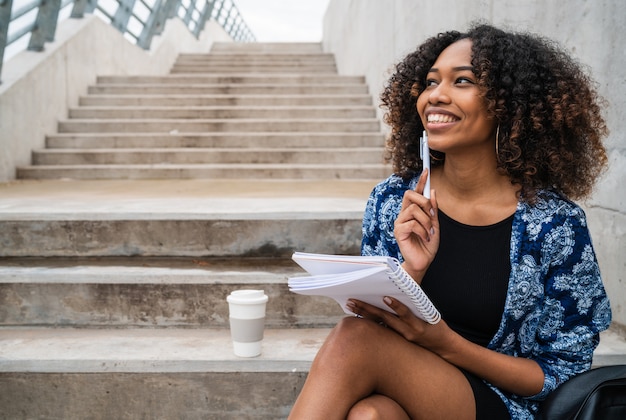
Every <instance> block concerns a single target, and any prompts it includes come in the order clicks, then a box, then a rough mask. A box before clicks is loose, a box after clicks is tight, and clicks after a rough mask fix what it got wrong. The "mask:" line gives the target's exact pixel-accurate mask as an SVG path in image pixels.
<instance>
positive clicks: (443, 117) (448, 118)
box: [428, 114, 456, 123]
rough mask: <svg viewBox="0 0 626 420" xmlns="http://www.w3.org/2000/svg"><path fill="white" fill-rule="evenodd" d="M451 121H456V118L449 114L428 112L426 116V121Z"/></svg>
mask: <svg viewBox="0 0 626 420" xmlns="http://www.w3.org/2000/svg"><path fill="white" fill-rule="evenodd" d="M452 121H456V118H455V117H453V116H451V115H444V114H430V115H429V116H428V122H433V123H448V122H452Z"/></svg>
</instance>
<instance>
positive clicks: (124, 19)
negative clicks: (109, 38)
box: [111, 0, 135, 33]
mask: <svg viewBox="0 0 626 420" xmlns="http://www.w3.org/2000/svg"><path fill="white" fill-rule="evenodd" d="M118 4H119V5H118V6H117V10H116V11H115V16H113V19H112V20H111V25H113V27H114V28H116V29H117V30H119V31H120V32H121V33H126V28H127V27H128V21H129V20H130V17H131V16H132V14H133V7H135V0H118Z"/></svg>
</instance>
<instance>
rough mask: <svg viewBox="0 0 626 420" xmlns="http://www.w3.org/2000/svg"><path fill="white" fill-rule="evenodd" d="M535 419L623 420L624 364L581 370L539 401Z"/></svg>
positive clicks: (625, 412)
mask: <svg viewBox="0 0 626 420" xmlns="http://www.w3.org/2000/svg"><path fill="white" fill-rule="evenodd" d="M536 418H537V420H625V419H626V365H615V366H604V367H600V368H597V369H592V370H590V371H588V372H585V373H581V374H580V375H577V376H575V377H573V378H572V379H570V380H569V381H567V382H566V383H564V384H563V385H561V386H559V387H558V388H557V389H556V390H555V391H554V392H553V393H552V394H550V396H548V398H547V399H546V400H545V401H544V402H543V403H542V404H541V408H540V409H539V414H538V415H537V417H536Z"/></svg>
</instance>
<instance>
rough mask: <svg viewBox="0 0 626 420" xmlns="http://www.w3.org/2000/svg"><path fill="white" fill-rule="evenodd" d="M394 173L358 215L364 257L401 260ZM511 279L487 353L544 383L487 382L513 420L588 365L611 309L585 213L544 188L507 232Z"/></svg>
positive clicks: (403, 185) (401, 188)
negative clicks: (516, 362)
mask: <svg viewBox="0 0 626 420" xmlns="http://www.w3.org/2000/svg"><path fill="white" fill-rule="evenodd" d="M416 184H417V177H415V178H413V179H411V180H408V181H404V180H403V179H402V178H400V177H398V176H395V175H392V176H390V177H389V178H388V179H387V180H385V181H383V182H381V183H380V184H378V185H377V186H376V187H375V188H374V190H373V191H372V193H371V195H370V197H369V200H368V202H367V207H366V210H365V215H364V218H363V242H362V245H361V253H362V254H363V255H391V256H394V257H396V258H398V259H400V260H401V261H402V255H401V254H400V250H399V248H398V244H397V243H396V240H395V238H394V236H393V225H394V221H395V219H396V217H397V215H398V213H399V211H400V208H401V205H402V197H403V195H404V192H405V191H406V190H408V189H415V186H416ZM510 259H511V274H510V278H509V285H508V292H507V298H506V303H505V307H504V313H503V315H502V320H501V322H500V327H499V329H498V332H497V333H496V335H495V336H494V337H493V338H492V340H491V342H490V343H489V345H488V348H490V349H492V350H495V351H497V352H500V353H504V354H508V355H512V356H518V357H525V358H529V359H532V360H535V361H536V362H537V363H538V364H539V365H540V366H541V368H542V369H543V372H544V374H545V382H544V386H543V389H542V391H541V392H540V393H538V394H537V395H534V396H531V397H521V396H518V395H513V394H510V393H507V392H504V391H501V390H500V389H498V388H496V387H494V386H492V385H490V384H488V385H489V386H491V387H492V388H493V389H494V390H495V392H497V393H498V395H500V397H501V398H502V400H503V401H504V403H505V404H506V406H507V407H508V409H509V412H510V413H511V418H513V419H532V418H533V417H534V415H535V413H536V412H537V410H538V408H539V402H540V401H542V400H544V399H545V398H546V397H547V396H548V394H549V393H550V392H551V391H553V390H554V389H556V387H558V386H559V385H560V384H562V383H563V382H565V381H566V380H567V379H569V378H571V377H572V376H574V375H576V374H578V373H581V372H583V371H586V370H588V369H589V368H590V367H591V362H592V357H593V351H594V349H595V348H596V347H597V345H598V343H599V333H600V331H603V330H605V329H607V328H608V327H609V324H610V323H611V309H610V306H609V300H608V298H607V295H606V292H605V290H604V286H603V284H602V280H601V278H600V270H599V267H598V263H597V261H596V257H595V254H594V250H593V246H592V243H591V237H590V235H589V231H588V229H587V222H586V218H585V214H584V212H583V210H582V209H581V208H580V207H578V206H577V205H576V204H574V203H572V202H570V201H567V200H565V199H564V198H562V197H561V196H560V195H558V194H556V193H553V192H549V191H542V192H540V194H539V195H538V198H537V202H536V203H535V204H534V205H530V204H528V203H525V202H519V203H518V206H517V210H516V212H515V215H514V219H513V228H512V233H511V247H510Z"/></svg>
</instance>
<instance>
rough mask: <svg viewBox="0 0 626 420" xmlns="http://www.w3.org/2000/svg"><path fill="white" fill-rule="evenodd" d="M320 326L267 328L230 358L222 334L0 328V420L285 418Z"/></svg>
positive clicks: (228, 345) (321, 331) (320, 336)
mask: <svg viewBox="0 0 626 420" xmlns="http://www.w3.org/2000/svg"><path fill="white" fill-rule="evenodd" d="M327 334H328V330H326V329H309V330H295V329H289V330H279V329H266V331H265V337H264V342H263V349H262V351H263V353H262V355H261V356H259V357H256V358H250V359H243V358H238V357H236V356H234V355H233V353H232V345H231V342H230V332H229V331H228V330H227V329H220V330H215V329H159V330H155V329H126V330H103V329H98V330H87V329H21V328H20V329H15V328H11V329H0V406H2V407H3V409H2V417H3V418H11V419H13V418H47V419H67V418H98V419H99V418H102V419H104V418H107V419H111V418H119V419H121V418H150V419H180V418H184V419H206V418H219V419H277V418H285V417H286V416H287V414H288V413H289V410H290V408H291V406H292V404H293V402H294V401H295V398H296V396H297V394H298V393H299V391H300V389H301V387H302V385H303V383H304V379H305V377H306V374H307V372H308V370H309V367H310V364H311V361H312V359H313V357H314V355H315V353H316V352H317V350H318V348H319V346H320V345H321V343H322V342H323V340H324V338H325V337H326V335H327Z"/></svg>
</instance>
